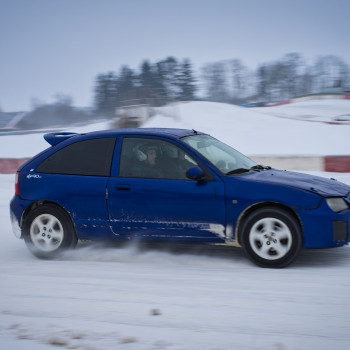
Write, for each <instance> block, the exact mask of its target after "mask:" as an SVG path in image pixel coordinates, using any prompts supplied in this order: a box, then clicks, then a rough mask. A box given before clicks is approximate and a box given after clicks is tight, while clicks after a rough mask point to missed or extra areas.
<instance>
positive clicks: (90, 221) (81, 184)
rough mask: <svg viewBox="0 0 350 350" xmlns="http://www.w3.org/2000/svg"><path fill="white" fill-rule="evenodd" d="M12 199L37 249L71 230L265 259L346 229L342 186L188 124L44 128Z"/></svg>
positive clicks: (18, 228) (342, 237)
mask: <svg viewBox="0 0 350 350" xmlns="http://www.w3.org/2000/svg"><path fill="white" fill-rule="evenodd" d="M44 138H45V139H46V141H47V142H48V143H49V144H50V145H51V147H49V148H48V149H46V150H45V151H43V152H41V153H40V154H38V155H37V156H35V157H33V158H32V159H31V160H29V161H28V162H27V163H25V164H24V165H22V166H21V167H20V168H19V169H18V172H17V177H16V193H15V196H14V198H13V199H12V201H11V204H10V212H11V220H12V224H13V229H14V232H15V234H16V235H17V236H18V237H20V238H24V241H25V242H26V244H27V246H28V248H29V249H30V250H31V252H32V253H33V254H34V255H36V256H37V257H39V258H46V259H47V258H53V257H55V256H57V254H59V253H60V252H61V251H62V250H64V249H67V248H72V247H74V246H75V245H76V243H77V241H78V240H132V239H135V238H137V239H145V240H162V241H173V242H178V243H186V242H188V243H190V242H191V243H193V242H198V243H205V244H224V245H233V246H238V247H242V248H243V250H244V252H245V253H246V255H247V256H248V257H249V258H250V259H251V260H252V261H253V262H255V263H256V264H257V265H259V266H263V267H284V266H287V265H288V264H290V263H291V262H292V261H293V260H294V259H295V258H296V257H297V255H298V253H299V251H300V250H301V249H302V248H303V247H304V248H328V247H340V246H343V245H345V244H347V243H348V242H349V236H350V187H349V186H347V185H345V184H343V183H340V182H337V181H336V180H333V179H324V178H321V177H316V176H309V175H304V174H300V173H295V172H289V171H280V170H276V169H271V168H270V167H266V166H261V165H258V164H256V163H255V162H254V161H252V160H251V159H249V158H247V157H245V156H244V155H242V154H241V153H239V152H237V151H236V150H235V149H233V148H231V147H230V146H228V145H226V144H224V143H222V142H220V141H219V140H217V139H215V138H213V137H211V136H209V135H207V134H204V133H201V132H197V131H195V130H182V129H121V130H108V131H99V132H92V133H87V134H73V133H51V134H46V135H44Z"/></svg>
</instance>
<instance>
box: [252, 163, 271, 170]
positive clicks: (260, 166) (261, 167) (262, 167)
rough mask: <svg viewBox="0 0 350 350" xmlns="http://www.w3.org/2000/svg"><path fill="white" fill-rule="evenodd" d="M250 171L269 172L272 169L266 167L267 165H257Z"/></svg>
mask: <svg viewBox="0 0 350 350" xmlns="http://www.w3.org/2000/svg"><path fill="white" fill-rule="evenodd" d="M250 169H252V170H269V169H271V167H270V166H266V165H260V164H257V165H254V166H252V167H251V168H250Z"/></svg>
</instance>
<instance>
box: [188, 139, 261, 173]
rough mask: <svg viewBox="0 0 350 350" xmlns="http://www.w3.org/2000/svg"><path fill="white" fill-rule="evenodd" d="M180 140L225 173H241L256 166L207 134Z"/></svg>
mask: <svg viewBox="0 0 350 350" xmlns="http://www.w3.org/2000/svg"><path fill="white" fill-rule="evenodd" d="M182 140H183V141H184V142H185V143H187V144H188V145H189V146H191V147H192V148H194V149H195V150H196V151H197V152H199V153H200V154H201V155H202V156H203V157H205V158H206V159H207V160H208V161H209V162H210V163H212V164H213V165H214V166H215V167H216V168H217V169H219V170H220V171H221V172H222V173H224V174H225V175H230V174H241V173H245V172H248V171H250V170H251V169H254V167H258V165H257V164H256V163H255V162H254V161H252V160H251V159H249V158H248V157H246V156H244V155H243V154H241V153H240V152H238V151H236V150H235V149H234V148H232V147H230V146H228V145H226V144H225V143H223V142H221V141H219V140H217V139H215V138H214V137H211V136H209V135H193V136H186V137H184V138H183V139H182Z"/></svg>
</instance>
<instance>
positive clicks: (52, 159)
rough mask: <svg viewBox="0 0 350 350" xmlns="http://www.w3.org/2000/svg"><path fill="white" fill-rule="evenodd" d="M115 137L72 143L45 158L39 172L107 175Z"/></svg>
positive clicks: (38, 169) (109, 169)
mask: <svg viewBox="0 0 350 350" xmlns="http://www.w3.org/2000/svg"><path fill="white" fill-rule="evenodd" d="M114 145H115V138H103V139H92V140H86V141H80V142H76V143H73V144H71V145H69V146H67V147H65V148H62V149H60V150H59V151H57V152H56V153H54V154H52V155H51V156H49V157H48V158H46V159H45V160H44V161H43V162H42V163H41V164H40V165H39V166H38V168H37V171H38V172H39V173H48V174H67V175H90V176H109V175H110V171H111V163H112V157H113V151H114Z"/></svg>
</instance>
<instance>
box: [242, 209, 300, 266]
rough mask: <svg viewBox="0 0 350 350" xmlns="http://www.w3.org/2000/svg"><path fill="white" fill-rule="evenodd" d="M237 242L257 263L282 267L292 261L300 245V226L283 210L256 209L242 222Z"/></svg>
mask: <svg viewBox="0 0 350 350" xmlns="http://www.w3.org/2000/svg"><path fill="white" fill-rule="evenodd" d="M241 244H242V248H243V250H244V252H245V253H246V255H247V256H248V257H249V258H250V259H251V260H252V261H253V262H254V263H256V264H257V265H259V266H261V267H273V268H281V267H285V266H287V265H289V264H290V263H292V262H293V261H294V260H295V258H296V257H297V255H298V253H299V251H300V249H301V247H302V238H301V232H300V227H299V225H298V223H297V222H296V220H295V219H294V218H293V217H292V216H291V215H290V214H289V213H288V212H287V211H285V210H283V209H280V208H273V207H268V208H262V209H258V210H256V211H254V212H253V213H252V214H250V215H249V216H248V218H247V220H246V221H245V223H244V225H243V229H242V232H241Z"/></svg>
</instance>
